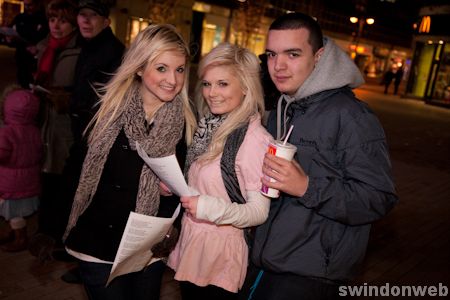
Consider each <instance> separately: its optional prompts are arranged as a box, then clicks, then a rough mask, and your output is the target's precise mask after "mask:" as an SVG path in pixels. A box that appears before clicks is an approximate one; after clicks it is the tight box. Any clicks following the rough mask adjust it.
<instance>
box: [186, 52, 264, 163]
mask: <svg viewBox="0 0 450 300" xmlns="http://www.w3.org/2000/svg"><path fill="white" fill-rule="evenodd" d="M213 66H214V67H215V66H227V67H231V70H232V72H233V73H234V75H235V76H236V77H237V78H238V80H239V82H240V83H241V88H242V91H243V92H244V98H243V100H242V102H241V104H240V105H239V106H238V107H237V108H235V109H234V110H233V111H232V112H230V113H229V114H228V116H227V118H226V120H225V121H224V122H223V124H222V125H221V126H220V127H219V128H218V129H217V131H216V132H215V133H214V136H213V137H212V140H211V143H210V144H209V146H208V151H207V152H206V153H205V154H203V155H202V156H201V158H200V159H201V160H202V161H211V160H213V159H215V158H216V157H217V156H219V155H220V153H222V151H223V147H224V144H225V141H226V139H227V137H228V135H229V134H230V133H231V132H232V131H233V130H235V129H236V128H238V127H240V126H241V125H243V124H245V123H247V122H249V121H250V119H251V118H252V117H253V116H255V115H258V114H259V115H260V116H262V115H263V114H264V94H263V88H262V86H261V80H260V66H259V60H258V58H257V57H256V55H255V54H253V53H252V52H250V51H249V50H248V49H245V48H242V47H239V46H237V45H232V44H229V43H222V44H219V45H218V46H217V47H215V48H214V49H212V50H211V52H209V53H208V54H207V55H206V56H205V57H204V58H203V59H202V60H201V61H200V64H199V67H198V77H199V79H200V80H199V82H198V83H197V87H196V93H195V100H196V104H197V108H198V113H199V117H200V118H202V117H203V116H205V115H206V114H207V113H209V111H210V110H209V107H208V105H207V103H206V100H205V99H204V98H203V95H202V80H201V79H202V78H203V76H204V75H205V72H206V71H207V69H208V68H209V67H213Z"/></svg>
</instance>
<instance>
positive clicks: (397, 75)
mask: <svg viewBox="0 0 450 300" xmlns="http://www.w3.org/2000/svg"><path fill="white" fill-rule="evenodd" d="M402 79H403V68H400V69H398V70H397V72H396V73H395V76H394V95H397V92H398V87H399V86H400V83H402Z"/></svg>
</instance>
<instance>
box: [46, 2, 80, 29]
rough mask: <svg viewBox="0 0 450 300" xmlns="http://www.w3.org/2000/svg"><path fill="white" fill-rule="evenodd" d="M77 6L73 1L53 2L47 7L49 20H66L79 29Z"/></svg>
mask: <svg viewBox="0 0 450 300" xmlns="http://www.w3.org/2000/svg"><path fill="white" fill-rule="evenodd" d="M77 13H78V11H77V4H76V3H75V2H73V1H71V0H52V1H50V3H49V4H48V5H47V18H48V19H50V18H51V17H56V18H65V19H66V20H67V21H68V22H69V23H70V24H72V25H73V26H74V27H77V26H78V25H77Z"/></svg>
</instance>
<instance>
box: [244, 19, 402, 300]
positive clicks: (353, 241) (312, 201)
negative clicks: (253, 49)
mask: <svg viewBox="0 0 450 300" xmlns="http://www.w3.org/2000/svg"><path fill="white" fill-rule="evenodd" d="M266 54H267V56H268V61H267V64H268V69H269V72H270V76H271V78H272V80H273V82H274V83H275V85H276V87H277V89H278V90H279V91H280V92H281V93H282V96H281V97H280V99H279V101H278V107H277V113H276V114H275V113H272V114H271V115H270V116H269V120H268V130H269V132H271V133H272V135H273V136H274V137H275V138H277V139H283V138H284V135H285V134H286V131H287V130H286V129H287V128H289V127H290V126H291V125H294V129H293V131H292V134H291V135H290V138H289V142H290V143H291V144H294V145H295V146H296V147H297V153H296V156H295V157H294V159H293V160H292V162H289V161H287V160H284V159H282V158H279V157H275V156H273V155H271V154H266V157H265V159H264V166H263V173H264V174H265V175H267V176H269V177H272V178H274V179H275V180H276V182H270V181H268V180H266V179H263V180H262V182H263V184H264V185H266V186H268V187H271V188H275V189H278V190H280V191H281V196H280V197H279V198H277V199H273V200H272V203H271V207H270V213H269V218H268V219H267V221H266V223H265V224H263V225H261V226H259V227H258V228H257V230H256V234H255V240H254V245H253V247H252V252H251V262H250V267H249V272H248V274H247V279H246V282H245V284H244V287H243V289H242V293H241V299H252V300H259V299H264V300H271V299H274V300H275V299H276V300H282V299H314V300H319V299H327V300H328V299H333V298H336V297H337V296H338V287H339V284H342V283H343V282H346V281H348V280H350V279H351V278H352V277H354V275H355V274H356V272H357V270H358V266H359V265H360V263H361V262H362V261H363V258H364V254H365V250H366V246H367V241H368V238H369V231H370V227H371V223H372V222H374V221H376V220H378V219H380V218H381V217H383V216H384V215H385V214H386V213H387V212H389V211H390V210H391V208H392V207H393V206H394V205H395V203H396V202H397V196H396V194H395V188H394V184H393V181H392V177H391V164H390V161H389V155H388V148H387V145H386V138H385V135H384V132H383V129H382V127H381V125H380V123H379V121H378V119H377V118H376V116H375V115H374V113H373V112H372V111H371V110H370V109H369V107H368V106H367V105H366V104H365V103H363V102H361V101H359V100H358V99H357V98H356V97H355V95H354V94H353V92H352V88H355V87H357V86H359V85H361V84H362V83H363V78H362V76H361V73H360V72H359V70H358V69H357V67H356V66H355V64H354V63H353V62H352V61H351V60H350V58H349V57H348V56H347V54H345V53H344V52H343V51H342V50H340V49H339V48H338V47H337V46H336V45H335V44H334V42H333V41H332V40H330V39H327V38H323V36H322V32H321V29H320V27H319V25H318V24H317V22H316V21H315V20H314V19H312V18H311V17H309V16H307V15H304V14H301V13H293V14H287V15H283V16H281V17H279V18H278V19H277V20H275V21H274V22H273V23H272V25H271V26H270V29H269V33H268V38H267V49H266Z"/></svg>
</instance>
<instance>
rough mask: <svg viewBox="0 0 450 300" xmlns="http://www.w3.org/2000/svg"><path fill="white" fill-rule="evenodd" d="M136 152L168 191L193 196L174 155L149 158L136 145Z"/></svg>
mask: <svg viewBox="0 0 450 300" xmlns="http://www.w3.org/2000/svg"><path fill="white" fill-rule="evenodd" d="M136 150H137V152H138V154H139V156H140V157H141V158H142V159H143V160H144V161H145V162H146V163H147V165H148V166H149V167H150V168H151V169H152V171H153V172H154V173H155V174H156V176H158V177H159V179H160V180H161V181H162V182H164V183H165V184H166V185H167V187H169V189H170V191H171V192H172V193H174V194H176V195H178V196H195V195H197V194H196V193H194V192H193V191H191V190H190V189H189V187H188V185H187V183H186V180H184V176H183V173H182V172H181V168H180V165H179V164H178V160H177V158H176V157H175V155H170V156H166V157H157V158H150V157H148V155H147V153H145V151H144V149H142V147H141V146H140V145H139V144H138V143H136Z"/></svg>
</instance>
